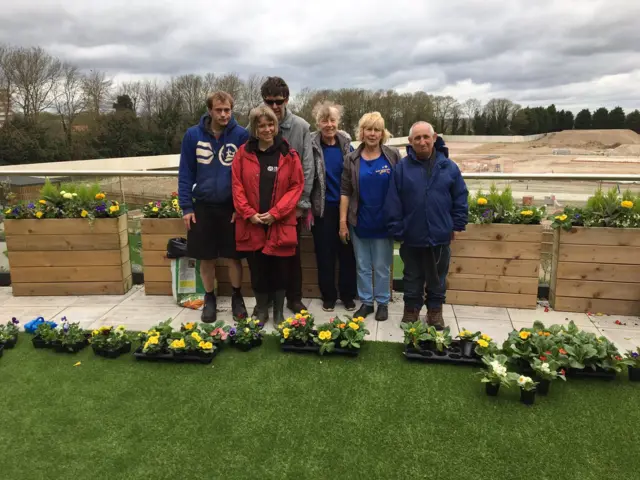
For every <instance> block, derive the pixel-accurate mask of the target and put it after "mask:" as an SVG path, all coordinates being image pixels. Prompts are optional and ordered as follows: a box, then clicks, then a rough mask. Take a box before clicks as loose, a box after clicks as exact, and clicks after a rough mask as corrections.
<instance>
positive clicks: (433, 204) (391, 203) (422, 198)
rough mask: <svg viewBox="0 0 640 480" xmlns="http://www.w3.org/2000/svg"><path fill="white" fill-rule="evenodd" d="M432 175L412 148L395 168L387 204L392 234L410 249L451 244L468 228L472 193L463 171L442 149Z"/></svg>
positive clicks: (439, 151) (386, 216)
mask: <svg viewBox="0 0 640 480" xmlns="http://www.w3.org/2000/svg"><path fill="white" fill-rule="evenodd" d="M435 155H436V156H435V159H434V162H435V163H434V165H433V169H432V172H431V175H430V176H429V175H427V167H426V164H425V162H422V161H420V160H418V158H417V157H416V154H415V151H414V150H413V148H412V147H411V146H409V147H407V156H406V157H404V158H403V159H402V160H400V162H399V163H398V164H397V165H396V168H395V170H394V172H393V178H392V180H391V184H390V185H389V191H388V192H387V198H386V200H385V205H384V216H385V220H386V223H387V227H388V229H389V233H390V234H391V235H392V236H393V237H394V238H395V239H396V240H398V241H402V242H404V245H406V246H408V247H429V246H435V245H448V244H449V243H450V242H451V233H452V232H454V231H456V232H460V231H463V230H464V229H465V227H466V225H467V219H468V215H469V205H468V202H467V197H468V195H469V191H468V190H467V185H466V184H465V182H464V179H463V178H462V174H461V173H460V169H459V168H458V166H457V165H456V164H455V162H453V161H452V160H450V159H448V158H447V157H446V156H445V154H444V153H443V152H442V151H441V150H436V152H435Z"/></svg>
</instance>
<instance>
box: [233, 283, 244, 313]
mask: <svg viewBox="0 0 640 480" xmlns="http://www.w3.org/2000/svg"><path fill="white" fill-rule="evenodd" d="M231 314H232V315H233V318H245V317H246V316H247V307H246V306H245V305H244V298H243V297H242V293H241V292H240V289H238V290H236V289H235V288H234V289H233V293H232V294H231Z"/></svg>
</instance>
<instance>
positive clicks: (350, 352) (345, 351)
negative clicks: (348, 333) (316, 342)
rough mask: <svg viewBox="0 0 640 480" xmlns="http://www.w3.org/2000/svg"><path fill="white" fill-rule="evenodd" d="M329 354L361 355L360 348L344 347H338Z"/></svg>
mask: <svg viewBox="0 0 640 480" xmlns="http://www.w3.org/2000/svg"><path fill="white" fill-rule="evenodd" d="M329 355H343V356H345V357H357V356H358V355H360V349H359V348H342V347H336V348H334V349H333V351H332V352H331V353H330V354H329Z"/></svg>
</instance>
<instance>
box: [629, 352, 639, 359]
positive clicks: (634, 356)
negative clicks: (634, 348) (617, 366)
mask: <svg viewBox="0 0 640 480" xmlns="http://www.w3.org/2000/svg"><path fill="white" fill-rule="evenodd" d="M631 356H632V357H633V358H638V356H640V354H639V353H638V352H633V353H632V354H631Z"/></svg>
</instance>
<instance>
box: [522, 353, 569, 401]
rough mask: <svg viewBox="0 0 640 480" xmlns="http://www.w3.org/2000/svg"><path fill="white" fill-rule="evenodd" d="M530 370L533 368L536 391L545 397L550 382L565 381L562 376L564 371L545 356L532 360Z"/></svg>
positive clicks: (555, 362)
mask: <svg viewBox="0 0 640 480" xmlns="http://www.w3.org/2000/svg"><path fill="white" fill-rule="evenodd" d="M531 368H533V371H534V372H535V374H536V377H537V379H538V381H539V383H538V386H537V387H536V391H537V392H538V393H539V394H540V395H547V394H548V393H549V386H550V385H551V382H552V381H554V380H557V379H560V380H564V381H566V380H567V379H566V377H565V376H564V374H565V371H564V369H562V368H561V365H560V364H559V363H558V362H557V361H556V360H554V359H553V358H549V357H547V356H546V355H541V356H540V358H534V359H533V363H532V364H531Z"/></svg>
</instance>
